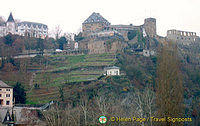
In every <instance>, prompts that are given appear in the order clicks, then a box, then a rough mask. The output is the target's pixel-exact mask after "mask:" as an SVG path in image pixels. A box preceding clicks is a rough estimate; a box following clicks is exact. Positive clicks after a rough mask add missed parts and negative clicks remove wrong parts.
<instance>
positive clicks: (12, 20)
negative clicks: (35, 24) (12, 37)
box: [7, 13, 15, 22]
mask: <svg viewBox="0 0 200 126" xmlns="http://www.w3.org/2000/svg"><path fill="white" fill-rule="evenodd" d="M7 22H15V20H14V18H13V16H12V13H10V15H9V17H8V20H7Z"/></svg>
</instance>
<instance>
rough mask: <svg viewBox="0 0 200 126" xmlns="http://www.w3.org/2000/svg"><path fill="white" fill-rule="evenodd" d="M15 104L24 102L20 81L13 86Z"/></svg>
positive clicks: (24, 95)
mask: <svg viewBox="0 0 200 126" xmlns="http://www.w3.org/2000/svg"><path fill="white" fill-rule="evenodd" d="M13 92H14V98H15V104H25V103H26V92H25V89H24V87H23V86H22V85H21V83H19V82H17V83H16V85H15V86H14V88H13Z"/></svg>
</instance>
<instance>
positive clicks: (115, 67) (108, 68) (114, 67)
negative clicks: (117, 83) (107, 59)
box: [105, 66, 120, 70]
mask: <svg viewBox="0 0 200 126" xmlns="http://www.w3.org/2000/svg"><path fill="white" fill-rule="evenodd" d="M110 69H120V68H119V67H117V66H112V67H106V68H105V70H110Z"/></svg>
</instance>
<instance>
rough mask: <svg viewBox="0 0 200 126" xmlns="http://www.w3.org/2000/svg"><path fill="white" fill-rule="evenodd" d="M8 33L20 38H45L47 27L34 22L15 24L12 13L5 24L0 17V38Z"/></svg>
mask: <svg viewBox="0 0 200 126" xmlns="http://www.w3.org/2000/svg"><path fill="white" fill-rule="evenodd" d="M9 33H11V34H18V35H21V36H25V35H28V36H30V37H36V38H45V37H47V35H48V27H47V25H45V24H41V23H35V22H27V21H24V22H16V21H15V20H14V18H13V15H12V13H10V15H9V17H8V20H7V21H6V22H5V21H4V20H3V18H1V17H0V37H2V36H5V35H7V34H9Z"/></svg>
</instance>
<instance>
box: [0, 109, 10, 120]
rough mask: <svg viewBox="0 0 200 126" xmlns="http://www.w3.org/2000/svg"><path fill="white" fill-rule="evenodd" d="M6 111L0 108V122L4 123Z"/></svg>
mask: <svg viewBox="0 0 200 126" xmlns="http://www.w3.org/2000/svg"><path fill="white" fill-rule="evenodd" d="M7 111H8V110H7V108H0V122H3V121H4V119H5V116H6V113H7Z"/></svg>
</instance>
